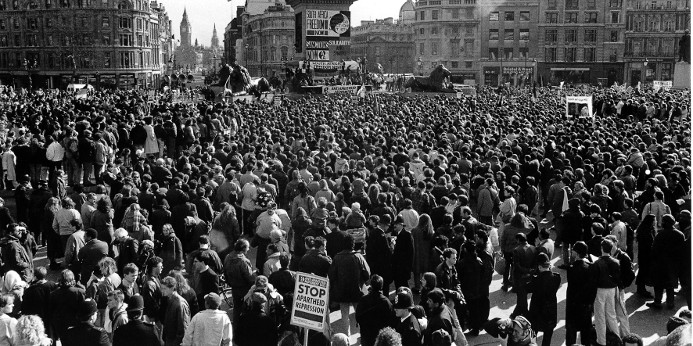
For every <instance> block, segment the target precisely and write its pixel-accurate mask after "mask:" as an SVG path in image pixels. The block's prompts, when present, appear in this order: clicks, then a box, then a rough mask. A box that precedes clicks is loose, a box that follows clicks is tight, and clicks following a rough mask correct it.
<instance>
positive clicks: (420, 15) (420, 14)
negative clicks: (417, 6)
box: [419, 11, 426, 20]
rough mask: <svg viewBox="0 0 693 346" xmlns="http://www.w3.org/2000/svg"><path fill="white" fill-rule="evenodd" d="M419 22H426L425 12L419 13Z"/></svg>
mask: <svg viewBox="0 0 693 346" xmlns="http://www.w3.org/2000/svg"><path fill="white" fill-rule="evenodd" d="M419 20H426V11H419Z"/></svg>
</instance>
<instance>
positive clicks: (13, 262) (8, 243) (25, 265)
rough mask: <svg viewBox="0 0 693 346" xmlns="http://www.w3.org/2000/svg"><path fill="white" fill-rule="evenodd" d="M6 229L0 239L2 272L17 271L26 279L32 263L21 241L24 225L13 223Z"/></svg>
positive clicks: (30, 273) (29, 274) (28, 276)
mask: <svg viewBox="0 0 693 346" xmlns="http://www.w3.org/2000/svg"><path fill="white" fill-rule="evenodd" d="M8 231H9V232H8V234H7V235H6V236H5V237H4V238H2V239H1V240H0V249H2V272H3V273H6V272H8V271H10V270H13V271H15V272H17V273H19V274H20V276H21V277H22V279H23V280H27V278H31V275H32V274H33V270H34V268H33V267H34V263H33V261H32V259H31V257H29V254H28V253H27V250H26V249H25V248H24V246H23V245H22V242H21V237H22V234H23V233H24V232H25V231H26V226H21V225H20V224H16V223H13V224H10V225H9V226H8Z"/></svg>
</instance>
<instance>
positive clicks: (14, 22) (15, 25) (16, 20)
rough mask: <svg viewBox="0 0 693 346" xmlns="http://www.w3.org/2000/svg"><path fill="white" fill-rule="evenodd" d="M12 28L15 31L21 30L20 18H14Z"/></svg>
mask: <svg viewBox="0 0 693 346" xmlns="http://www.w3.org/2000/svg"><path fill="white" fill-rule="evenodd" d="M12 27H13V28H14V29H19V18H12Z"/></svg>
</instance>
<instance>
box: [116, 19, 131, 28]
mask: <svg viewBox="0 0 693 346" xmlns="http://www.w3.org/2000/svg"><path fill="white" fill-rule="evenodd" d="M118 24H119V28H120V29H132V20H131V19H130V18H125V17H120V18H119V20H118Z"/></svg>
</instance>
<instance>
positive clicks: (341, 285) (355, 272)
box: [304, 234, 371, 336]
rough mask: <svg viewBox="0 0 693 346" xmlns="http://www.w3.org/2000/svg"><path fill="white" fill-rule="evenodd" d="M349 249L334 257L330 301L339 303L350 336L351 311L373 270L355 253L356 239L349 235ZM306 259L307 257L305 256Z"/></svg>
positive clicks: (331, 271) (347, 238) (347, 239)
mask: <svg viewBox="0 0 693 346" xmlns="http://www.w3.org/2000/svg"><path fill="white" fill-rule="evenodd" d="M346 246H347V249H344V250H342V251H340V252H339V253H338V254H336V255H335V256H334V260H333V262H332V266H330V272H329V278H330V291H331V294H330V300H331V301H332V302H334V303H339V307H340V310H341V312H342V322H343V325H344V329H343V330H345V334H346V335H347V336H349V335H350V332H349V331H350V325H351V323H350V321H349V314H350V313H349V309H350V307H351V306H352V305H356V304H358V302H359V300H360V299H361V297H362V296H363V291H362V290H361V289H362V288H363V285H364V283H365V282H366V281H367V280H368V279H369V278H370V276H371V269H370V268H369V267H368V263H366V259H365V258H363V256H362V255H361V254H360V253H358V252H356V251H354V237H352V236H351V235H350V234H347V237H346ZM304 257H305V256H304Z"/></svg>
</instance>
